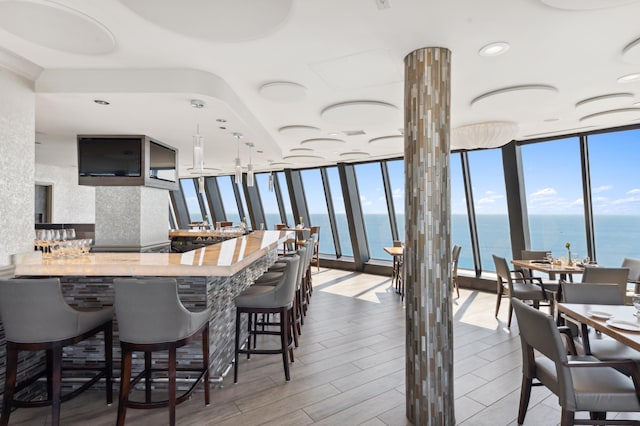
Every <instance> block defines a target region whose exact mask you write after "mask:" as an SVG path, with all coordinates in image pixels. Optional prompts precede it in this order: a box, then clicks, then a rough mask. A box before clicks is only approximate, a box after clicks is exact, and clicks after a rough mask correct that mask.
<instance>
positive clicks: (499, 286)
mask: <svg viewBox="0 0 640 426" xmlns="http://www.w3.org/2000/svg"><path fill="white" fill-rule="evenodd" d="M496 293H497V294H498V298H497V299H496V314H495V317H496V318H497V317H498V311H500V302H502V285H498V288H497V289H496Z"/></svg>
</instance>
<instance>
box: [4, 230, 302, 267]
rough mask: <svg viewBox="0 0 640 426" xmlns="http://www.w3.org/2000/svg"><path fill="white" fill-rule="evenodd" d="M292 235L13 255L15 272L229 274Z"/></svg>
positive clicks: (256, 234) (254, 235)
mask: <svg viewBox="0 0 640 426" xmlns="http://www.w3.org/2000/svg"><path fill="white" fill-rule="evenodd" d="M288 238H293V233H292V232H291V231H254V232H252V233H250V234H248V235H245V236H242V237H238V238H232V239H229V240H226V241H223V242H221V243H218V244H212V245H209V246H206V247H202V248H199V249H196V250H192V251H189V252H186V253H90V254H88V255H85V256H81V257H75V258H61V259H47V258H43V257H42V255H41V252H33V253H29V254H27V255H24V256H16V258H15V261H14V266H15V275H16V276H172V277H176V276H220V277H229V276H232V275H234V274H235V273H237V272H238V271H240V270H241V269H242V268H244V267H246V266H247V265H249V264H251V263H252V262H254V261H256V260H257V259H259V258H260V257H262V256H264V255H265V254H267V253H268V252H269V251H270V250H274V249H276V248H277V247H278V245H280V244H283V243H284V241H286V240H287V239H288Z"/></svg>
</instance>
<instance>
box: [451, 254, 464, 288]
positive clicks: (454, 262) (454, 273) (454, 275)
mask: <svg viewBox="0 0 640 426" xmlns="http://www.w3.org/2000/svg"><path fill="white" fill-rule="evenodd" d="M460 251H462V247H461V246H459V245H457V244H456V245H454V246H453V250H452V251H451V284H452V286H451V287H452V290H453V289H455V290H456V294H457V295H458V298H460V287H458V260H459V259H460Z"/></svg>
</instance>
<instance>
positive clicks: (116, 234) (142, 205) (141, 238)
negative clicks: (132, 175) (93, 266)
mask: <svg viewBox="0 0 640 426" xmlns="http://www.w3.org/2000/svg"><path fill="white" fill-rule="evenodd" d="M168 229H169V191H167V190H166V189H157V188H147V187H144V186H98V187H96V246H99V247H110V246H116V247H123V246H124V247H134V248H135V247H144V246H147V245H152V244H159V243H168V239H169V237H168Z"/></svg>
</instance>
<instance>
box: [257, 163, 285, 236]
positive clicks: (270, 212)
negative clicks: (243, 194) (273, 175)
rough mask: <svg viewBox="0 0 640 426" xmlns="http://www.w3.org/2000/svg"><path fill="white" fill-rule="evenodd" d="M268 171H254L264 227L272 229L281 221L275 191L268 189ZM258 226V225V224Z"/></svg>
mask: <svg viewBox="0 0 640 426" xmlns="http://www.w3.org/2000/svg"><path fill="white" fill-rule="evenodd" d="M269 176H270V173H256V175H255V181H256V185H258V191H259V192H260V201H261V202H262V209H263V211H264V220H265V222H266V223H265V224H264V229H274V227H275V225H276V224H277V223H281V219H280V210H279V209H278V199H277V198H276V193H275V191H273V192H271V191H269ZM258 226H259V225H258Z"/></svg>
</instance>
